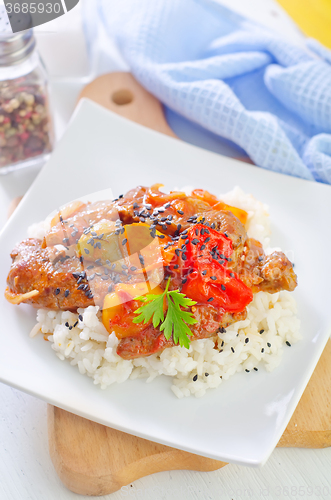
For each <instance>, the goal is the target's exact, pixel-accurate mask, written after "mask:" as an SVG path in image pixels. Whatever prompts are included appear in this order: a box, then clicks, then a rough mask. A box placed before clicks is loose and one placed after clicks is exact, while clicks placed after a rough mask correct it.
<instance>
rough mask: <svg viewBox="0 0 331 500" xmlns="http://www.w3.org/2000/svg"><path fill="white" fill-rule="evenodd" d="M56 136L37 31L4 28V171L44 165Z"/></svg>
mask: <svg viewBox="0 0 331 500" xmlns="http://www.w3.org/2000/svg"><path fill="white" fill-rule="evenodd" d="M0 10H1V6H0ZM0 18H1V12H0ZM52 136H53V132H52V122H51V116H50V110H49V103H48V92H47V76H46V71H45V68H44V66H43V64H42V61H41V59H40V57H39V55H38V53H37V51H36V50H35V39H34V35H33V31H32V29H29V30H25V31H22V32H19V33H8V31H6V32H1V29H0V174H4V173H7V172H9V171H11V170H13V169H16V168H21V167H25V166H29V165H31V164H35V163H40V164H41V163H42V162H43V161H45V159H47V156H48V154H49V153H50V151H51V150H52V142H53V137H52Z"/></svg>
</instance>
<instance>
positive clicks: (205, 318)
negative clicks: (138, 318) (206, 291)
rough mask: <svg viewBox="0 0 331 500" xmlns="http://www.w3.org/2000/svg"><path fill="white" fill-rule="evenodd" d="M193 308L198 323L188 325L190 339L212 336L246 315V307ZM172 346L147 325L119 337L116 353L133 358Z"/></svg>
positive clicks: (158, 332)
mask: <svg viewBox="0 0 331 500" xmlns="http://www.w3.org/2000/svg"><path fill="white" fill-rule="evenodd" d="M194 309H195V310H194V312H193V316H194V317H195V319H197V320H198V323H196V324H195V325H191V326H190V330H191V332H192V337H190V339H191V340H197V339H206V338H209V337H214V336H215V335H216V334H217V332H218V330H219V329H220V328H222V327H223V328H225V327H227V326H229V325H231V324H232V323H234V322H235V321H241V320H244V319H245V318H246V315H247V311H246V309H245V310H244V311H241V312H240V313H235V314H229V313H226V314H222V312H221V311H219V310H217V309H216V308H215V307H212V306H211V305H197V306H196V307H195V308H194ZM174 346H175V343H174V341H173V339H172V337H170V339H169V340H167V339H166V338H165V336H164V335H163V333H162V332H160V331H159V330H157V329H156V328H153V326H152V325H149V326H148V327H147V328H146V329H145V330H143V331H142V332H141V333H140V334H139V335H137V336H134V337H133V336H132V337H124V338H123V339H121V340H120V342H119V344H118V346H117V354H118V355H119V356H121V357H122V358H124V359H134V358H139V357H141V356H150V355H151V354H155V353H156V352H160V351H163V349H165V348H167V347H174Z"/></svg>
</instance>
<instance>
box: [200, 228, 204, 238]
mask: <svg viewBox="0 0 331 500" xmlns="http://www.w3.org/2000/svg"><path fill="white" fill-rule="evenodd" d="M200 234H201V236H203V235H204V234H205V230H204V229H203V228H202V229H201V231H200Z"/></svg>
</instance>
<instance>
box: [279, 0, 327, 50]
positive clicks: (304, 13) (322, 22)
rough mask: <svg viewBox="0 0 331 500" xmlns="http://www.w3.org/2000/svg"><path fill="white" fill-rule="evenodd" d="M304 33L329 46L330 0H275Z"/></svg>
mask: <svg viewBox="0 0 331 500" xmlns="http://www.w3.org/2000/svg"><path fill="white" fill-rule="evenodd" d="M277 1H278V3H279V4H280V5H281V6H282V7H283V9H285V10H286V11H287V13H288V14H289V15H290V16H291V17H292V19H293V20H294V21H295V22H296V23H297V24H298V26H299V27H300V28H301V30H302V31H303V32H304V33H305V35H307V36H309V37H313V38H316V39H317V40H319V41H320V42H321V43H323V44H324V45H326V46H327V47H329V48H331V0H277Z"/></svg>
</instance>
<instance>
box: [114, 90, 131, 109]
mask: <svg viewBox="0 0 331 500" xmlns="http://www.w3.org/2000/svg"><path fill="white" fill-rule="evenodd" d="M111 100H112V101H113V102H114V103H115V104H117V105H118V106H123V105H124V104H130V102H132V101H133V94H132V92H131V90H128V89H121V90H116V92H114V93H113V94H112V95H111Z"/></svg>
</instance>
